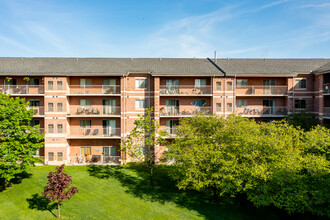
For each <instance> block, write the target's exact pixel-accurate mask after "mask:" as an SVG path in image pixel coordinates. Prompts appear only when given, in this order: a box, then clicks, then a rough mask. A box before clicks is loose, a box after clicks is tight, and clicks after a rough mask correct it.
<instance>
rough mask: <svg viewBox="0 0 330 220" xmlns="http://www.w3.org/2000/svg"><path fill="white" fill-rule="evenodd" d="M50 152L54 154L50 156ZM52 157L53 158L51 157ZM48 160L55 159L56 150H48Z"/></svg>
mask: <svg viewBox="0 0 330 220" xmlns="http://www.w3.org/2000/svg"><path fill="white" fill-rule="evenodd" d="M50 154H53V155H52V156H50ZM50 158H52V159H50ZM48 161H55V153H54V152H48Z"/></svg>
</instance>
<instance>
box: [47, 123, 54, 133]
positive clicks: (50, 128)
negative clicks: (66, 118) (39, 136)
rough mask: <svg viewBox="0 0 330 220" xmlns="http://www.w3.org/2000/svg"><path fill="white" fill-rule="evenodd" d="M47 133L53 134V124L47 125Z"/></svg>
mask: <svg viewBox="0 0 330 220" xmlns="http://www.w3.org/2000/svg"><path fill="white" fill-rule="evenodd" d="M48 133H54V125H53V124H49V125H48Z"/></svg>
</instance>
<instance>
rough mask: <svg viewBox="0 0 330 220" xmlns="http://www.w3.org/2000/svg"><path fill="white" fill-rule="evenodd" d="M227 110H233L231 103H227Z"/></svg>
mask: <svg viewBox="0 0 330 220" xmlns="http://www.w3.org/2000/svg"><path fill="white" fill-rule="evenodd" d="M226 111H227V112H232V111H233V103H227V109H226Z"/></svg>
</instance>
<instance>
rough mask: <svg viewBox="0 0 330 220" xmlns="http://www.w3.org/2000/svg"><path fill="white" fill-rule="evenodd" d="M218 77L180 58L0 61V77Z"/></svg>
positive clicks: (202, 62)
mask: <svg viewBox="0 0 330 220" xmlns="http://www.w3.org/2000/svg"><path fill="white" fill-rule="evenodd" d="M130 72H144V73H149V72H150V73H151V74H152V75H183V76H184V75H187V76H188V75H197V76H211V75H214V74H215V75H222V76H223V74H222V73H220V72H219V70H218V69H217V68H216V67H215V66H214V65H212V64H211V63H210V62H209V61H208V60H207V59H183V58H179V59H178V58H175V59H170V58H161V59H160V58H158V59H156V58H134V59H131V58H0V75H1V74H6V75H8V74H12V75H22V74H28V75H51V76H53V75H54V76H59V75H72V76H73V75H94V76H102V75H114V76H122V75H123V74H128V73H130Z"/></svg>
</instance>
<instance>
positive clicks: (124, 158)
mask: <svg viewBox="0 0 330 220" xmlns="http://www.w3.org/2000/svg"><path fill="white" fill-rule="evenodd" d="M127 75H128V74H127ZM125 99H126V98H125V74H123V140H124V141H125V132H126V131H125ZM123 154H124V155H123V160H124V163H126V152H123Z"/></svg>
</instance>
